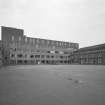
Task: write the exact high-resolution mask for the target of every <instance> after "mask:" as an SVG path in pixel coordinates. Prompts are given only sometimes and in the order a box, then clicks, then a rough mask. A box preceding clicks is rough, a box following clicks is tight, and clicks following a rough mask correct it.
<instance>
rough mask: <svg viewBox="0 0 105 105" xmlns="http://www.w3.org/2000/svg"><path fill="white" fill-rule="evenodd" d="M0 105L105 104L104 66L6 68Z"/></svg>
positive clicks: (0, 87) (1, 77) (0, 71)
mask: <svg viewBox="0 0 105 105" xmlns="http://www.w3.org/2000/svg"><path fill="white" fill-rule="evenodd" d="M0 105H105V66H92V65H91V66H89V65H86V66H85V65H48V66H47V65H36V66H26V65H23V66H9V67H4V68H2V69H0Z"/></svg>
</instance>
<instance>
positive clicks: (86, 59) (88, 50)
mask: <svg viewBox="0 0 105 105" xmlns="http://www.w3.org/2000/svg"><path fill="white" fill-rule="evenodd" d="M69 62H70V63H71V64H95V65H105V44H100V45H95V46H90V47H85V48H80V49H78V50H77V51H74V52H73V53H72V54H71V55H70V56H69Z"/></svg>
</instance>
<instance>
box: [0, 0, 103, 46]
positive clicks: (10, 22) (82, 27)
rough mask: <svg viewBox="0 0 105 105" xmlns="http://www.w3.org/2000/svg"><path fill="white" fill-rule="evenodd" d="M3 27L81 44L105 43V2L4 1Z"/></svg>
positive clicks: (1, 5)
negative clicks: (20, 29)
mask: <svg viewBox="0 0 105 105" xmlns="http://www.w3.org/2000/svg"><path fill="white" fill-rule="evenodd" d="M0 25H1V26H2V25H3V26H9V27H15V28H22V29H24V31H25V35H27V36H31V37H36V38H39V37H40V38H47V39H52V40H61V41H69V42H75V43H79V44H80V47H85V46H90V45H96V44H101V43H105V0H0Z"/></svg>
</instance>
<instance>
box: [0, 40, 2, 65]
mask: <svg viewBox="0 0 105 105" xmlns="http://www.w3.org/2000/svg"><path fill="white" fill-rule="evenodd" d="M1 66H2V43H1V41H0V67H1Z"/></svg>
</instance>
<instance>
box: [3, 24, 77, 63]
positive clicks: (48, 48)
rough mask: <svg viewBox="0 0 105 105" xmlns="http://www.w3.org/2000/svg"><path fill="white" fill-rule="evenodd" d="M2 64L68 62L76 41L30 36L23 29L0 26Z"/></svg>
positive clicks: (74, 49)
mask: <svg viewBox="0 0 105 105" xmlns="http://www.w3.org/2000/svg"><path fill="white" fill-rule="evenodd" d="M1 31H2V32H1V34H2V42H3V63H4V64H70V60H69V55H70V54H71V53H72V52H73V51H76V50H77V49H78V48H79V44H78V43H70V42H64V41H56V40H48V39H40V38H31V37H27V36H25V35H24V30H22V29H16V28H11V27H4V26H2V27H1Z"/></svg>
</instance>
